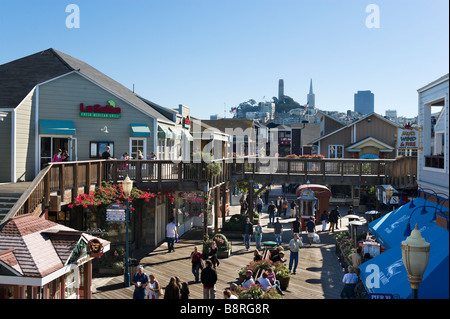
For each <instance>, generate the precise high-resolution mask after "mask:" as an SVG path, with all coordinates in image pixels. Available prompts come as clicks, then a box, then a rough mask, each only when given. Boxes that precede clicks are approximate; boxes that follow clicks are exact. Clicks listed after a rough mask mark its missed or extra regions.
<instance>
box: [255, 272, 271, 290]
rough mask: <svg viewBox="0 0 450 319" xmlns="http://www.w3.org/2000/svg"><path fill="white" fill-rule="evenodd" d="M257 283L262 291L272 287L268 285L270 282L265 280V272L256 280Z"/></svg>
mask: <svg viewBox="0 0 450 319" xmlns="http://www.w3.org/2000/svg"><path fill="white" fill-rule="evenodd" d="M258 282H259V285H260V286H261V288H262V290H264V291H266V290H267V288H270V287H272V284H271V283H270V280H269V279H268V278H267V273H266V272H265V271H264V272H263V273H262V275H261V277H259V278H258Z"/></svg>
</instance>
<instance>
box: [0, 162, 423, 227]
mask: <svg viewBox="0 0 450 319" xmlns="http://www.w3.org/2000/svg"><path fill="white" fill-rule="evenodd" d="M212 163H214V165H216V167H214V170H212V169H211V168H210V166H209V165H208V163H205V162H201V163H191V162H173V161H171V160H93V161H77V162H61V163H50V164H49V165H48V166H47V167H45V168H44V169H42V170H41V171H40V172H39V174H38V175H37V176H36V178H35V179H34V180H33V182H32V183H31V185H30V186H29V188H28V189H27V190H26V191H25V192H24V193H23V194H22V196H21V197H20V198H19V200H18V201H17V202H16V204H15V205H14V206H13V207H12V208H11V210H10V211H9V213H8V214H7V215H6V216H5V217H4V218H3V220H2V221H1V223H3V222H4V221H6V220H8V219H9V218H11V217H14V216H17V215H22V214H26V213H33V214H37V215H39V214H41V212H42V210H43V207H47V206H49V204H50V196H51V194H52V193H53V194H58V195H60V196H61V202H63V203H64V202H66V203H67V202H70V201H71V200H73V199H74V198H76V196H78V194H79V192H80V189H81V192H84V193H88V192H89V191H90V189H91V187H92V186H94V187H95V186H96V185H100V184H101V183H102V182H103V181H110V182H113V183H118V182H120V181H122V180H123V179H124V178H125V177H126V176H127V175H128V176H129V177H130V178H131V179H132V180H133V181H134V182H135V185H137V187H139V186H140V185H143V184H145V183H157V187H158V189H162V187H163V184H164V183H165V182H176V183H179V184H180V185H181V184H182V183H184V182H197V186H198V187H201V185H204V184H206V183H207V182H208V183H209V186H210V187H211V188H213V187H216V186H218V185H222V184H223V183H225V182H227V181H229V180H230V178H231V176H234V177H236V176H237V177H238V179H241V180H247V179H249V178H251V177H255V176H256V175H258V174H269V175H270V174H277V175H286V176H290V175H298V176H304V177H306V178H308V176H322V177H323V180H324V181H325V180H326V178H327V177H335V176H340V177H341V178H342V179H344V178H349V177H352V178H354V177H355V176H356V177H358V178H359V180H362V179H363V178H364V177H366V176H377V177H382V178H383V179H384V181H385V183H387V184H392V185H393V186H394V187H395V186H397V187H398V186H399V185H410V184H412V183H415V181H416V172H417V160H416V158H412V157H411V158H408V157H405V158H401V159H396V160H393V159H392V160H389V159H383V160H360V159H292V158H265V157H263V158H258V157H256V158H255V157H245V158H235V159H220V160H214V161H212ZM213 171H215V173H216V174H212V172H213ZM201 189H202V188H201Z"/></svg>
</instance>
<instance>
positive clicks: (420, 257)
mask: <svg viewBox="0 0 450 319" xmlns="http://www.w3.org/2000/svg"><path fill="white" fill-rule="evenodd" d="M401 247H402V259H403V264H404V266H405V268H406V271H407V272H408V281H409V282H410V284H411V290H412V292H411V299H417V298H418V290H419V284H420V283H421V282H422V277H423V274H424V272H425V269H426V268H427V265H428V257H429V256H430V244H429V243H428V242H426V241H425V239H424V238H423V237H422V235H421V233H420V231H419V229H418V228H417V224H416V227H415V228H414V230H413V231H412V232H411V235H410V236H409V237H408V238H406V240H404V241H402V246H401Z"/></svg>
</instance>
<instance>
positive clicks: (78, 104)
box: [0, 49, 185, 182]
mask: <svg viewBox="0 0 450 319" xmlns="http://www.w3.org/2000/svg"><path fill="white" fill-rule="evenodd" d="M44 66H45V67H44ZM4 70H5V71H4ZM24 71H26V72H27V77H28V82H27V85H25V84H22V82H23V81H22V82H21V81H20V80H21V79H20V78H17V77H18V76H17V75H16V74H21V73H22V72H24ZM2 72H5V73H8V72H10V73H11V76H10V77H9V78H8V81H9V84H17V85H16V86H14V90H15V92H5V94H6V97H8V95H11V97H10V98H9V99H6V98H5V99H6V101H4V103H9V106H8V108H4V109H1V111H2V112H4V113H5V114H6V116H5V117H3V122H2V123H1V124H0V133H1V134H2V135H1V136H2V138H3V137H5V139H4V141H3V143H1V145H0V150H1V152H0V161H1V162H2V163H4V164H5V165H2V167H1V168H0V182H9V181H12V182H16V181H29V180H32V179H33V178H34V176H36V174H37V173H38V172H39V170H40V169H42V167H43V166H44V165H46V163H48V162H51V161H52V160H53V157H54V155H57V154H58V151H59V150H62V151H63V152H64V151H67V153H68V155H69V156H68V158H67V159H68V160H69V161H76V160H78V161H80V160H92V159H98V158H101V156H102V153H103V152H104V151H105V150H106V147H107V146H109V147H110V153H111V156H112V157H114V158H119V159H120V158H121V156H122V155H123V153H125V152H128V153H129V154H130V155H131V156H132V157H134V158H136V157H137V153H138V151H140V152H141V153H142V155H143V157H144V159H147V158H148V157H149V155H150V153H151V152H155V153H157V152H158V153H159V155H160V156H159V158H164V159H171V158H175V155H174V156H171V155H168V154H167V153H172V154H175V145H176V142H175V141H176V140H177V138H178V139H179V140H180V139H181V138H182V137H183V136H184V135H185V134H182V133H183V131H182V126H181V123H179V124H178V123H177V122H176V118H175V119H174V118H173V117H170V116H167V115H165V114H162V113H160V112H159V111H158V110H157V109H156V108H155V107H153V106H152V105H154V104H150V103H148V102H147V101H146V100H145V101H144V99H142V98H140V97H139V96H138V95H136V94H135V93H134V92H132V91H131V90H129V89H127V88H126V87H124V86H123V85H121V84H120V83H118V82H116V81H114V80H113V79H111V78H109V77H107V76H106V75H104V74H103V73H101V72H99V71H98V70H96V69H94V68H93V67H91V66H90V65H88V64H86V63H84V62H82V61H80V60H77V59H75V58H73V57H71V56H68V55H66V54H64V53H61V52H58V51H56V50H53V49H48V50H45V51H43V52H39V53H37V54H34V55H31V56H28V57H25V58H22V59H19V60H16V61H12V62H10V63H7V64H4V65H2ZM2 78H3V76H2ZM2 87H6V84H5V83H0V89H2ZM1 93H2V94H3V93H4V92H3V90H2V91H1ZM174 113H176V112H174ZM163 127H165V128H166V133H169V132H176V133H178V135H177V134H173V133H172V134H166V135H165V136H162V137H161V135H160V134H158V133H159V132H160V128H161V129H162V128H163ZM170 130H172V131H170ZM168 151H169V152H168Z"/></svg>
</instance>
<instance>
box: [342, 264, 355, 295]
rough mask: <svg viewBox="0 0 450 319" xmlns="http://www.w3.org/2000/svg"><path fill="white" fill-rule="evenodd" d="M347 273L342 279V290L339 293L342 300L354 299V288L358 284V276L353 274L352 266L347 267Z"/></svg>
mask: <svg viewBox="0 0 450 319" xmlns="http://www.w3.org/2000/svg"><path fill="white" fill-rule="evenodd" d="M347 270H348V273H346V274H345V275H344V278H342V282H343V283H344V288H342V291H341V298H342V299H354V297H355V287H356V284H357V283H358V275H356V274H355V271H354V268H353V266H348V268H347Z"/></svg>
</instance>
